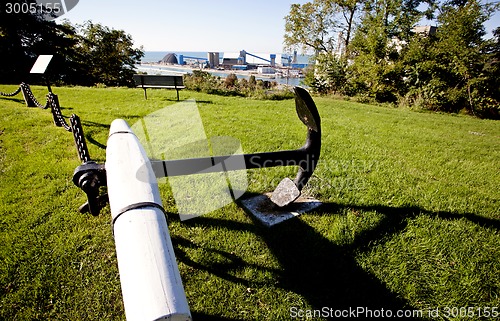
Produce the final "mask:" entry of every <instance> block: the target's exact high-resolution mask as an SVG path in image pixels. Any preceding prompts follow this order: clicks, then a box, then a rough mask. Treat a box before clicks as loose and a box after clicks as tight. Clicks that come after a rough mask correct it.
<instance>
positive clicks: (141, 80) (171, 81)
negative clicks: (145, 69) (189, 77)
mask: <svg viewBox="0 0 500 321" xmlns="http://www.w3.org/2000/svg"><path fill="white" fill-rule="evenodd" d="M134 81H135V85H136V86H137V87H140V88H142V89H144V98H145V99H148V95H147V93H146V89H147V88H163V89H175V90H176V91H177V101H178V100H179V90H181V89H184V88H186V87H185V86H184V81H183V79H182V76H174V75H134Z"/></svg>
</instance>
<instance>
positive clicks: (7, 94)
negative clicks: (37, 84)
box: [0, 84, 23, 97]
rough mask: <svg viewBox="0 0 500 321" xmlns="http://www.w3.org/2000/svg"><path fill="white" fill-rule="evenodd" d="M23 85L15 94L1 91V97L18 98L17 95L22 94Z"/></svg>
mask: <svg viewBox="0 0 500 321" xmlns="http://www.w3.org/2000/svg"><path fill="white" fill-rule="evenodd" d="M22 85H23V84H21V85H20V86H19V88H17V89H16V91H14V92H12V93H10V94H9V93H4V92H3V91H0V96H4V97H14V96H16V95H17V94H19V93H20V92H21V89H22Z"/></svg>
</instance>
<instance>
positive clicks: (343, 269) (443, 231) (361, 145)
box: [0, 85, 500, 320]
mask: <svg viewBox="0 0 500 321" xmlns="http://www.w3.org/2000/svg"><path fill="white" fill-rule="evenodd" d="M0 87H1V88H0V91H4V92H9V91H13V90H14V89H15V86H7V85H4V86H0ZM33 92H34V93H35V96H36V97H37V98H39V100H43V101H44V95H45V93H46V89H45V88H44V87H33ZM54 92H55V93H56V94H58V95H59V100H60V103H61V106H62V107H63V110H62V111H63V114H64V115H65V116H69V115H70V114H71V113H76V114H78V115H79V116H80V118H81V119H82V122H83V129H84V131H85V134H86V138H87V144H88V145H89V150H90V155H91V156H92V158H93V159H95V160H96V161H98V162H101V163H103V162H104V161H105V145H106V140H107V135H108V130H109V125H110V123H111V122H112V121H113V120H114V119H116V118H123V119H125V120H127V121H128V122H129V124H130V125H132V124H133V123H135V122H136V121H138V120H139V119H140V118H141V117H144V116H146V115H148V114H149V113H151V112H153V111H156V110H159V109H161V108H164V107H167V106H169V105H172V104H175V103H176V101H175V99H176V97H175V92H173V91H168V90H155V91H151V92H150V93H149V95H148V96H149V99H148V100H147V101H146V100H144V98H143V94H142V91H141V90H139V89H124V88H118V89H116V88H105V89H96V88H80V87H75V88H54ZM180 94H181V100H184V99H188V98H194V99H195V100H196V101H197V104H198V107H199V110H200V113H201V116H202V119H203V122H204V126H205V130H206V132H207V136H209V137H210V136H221V135H226V136H232V137H235V138H237V139H239V140H240V141H241V145H242V147H243V149H244V151H245V152H247V153H250V152H258V151H274V150H281V149H295V148H297V147H299V146H301V145H302V143H303V141H304V139H305V127H304V125H303V124H302V123H301V122H300V121H299V119H298V118H297V116H296V113H295V108H294V102H293V100H285V101H279V102H276V101H261V100H252V99H245V98H235V97H219V96H211V95H206V94H200V93H195V92H189V91H181V93H180ZM315 101H316V104H317V106H318V109H319V112H320V115H321V117H322V129H323V147H322V155H321V162H320V164H319V165H318V168H317V170H316V171H315V175H314V177H313V178H312V179H311V180H310V182H309V184H308V185H307V186H306V189H305V193H307V194H308V195H311V196H314V197H317V198H318V199H320V200H321V201H322V202H323V203H324V205H323V206H322V207H320V208H319V209H318V210H316V211H314V212H311V213H308V214H306V215H302V216H301V217H299V218H295V219H291V220H289V221H287V222H285V223H283V224H280V225H278V226H275V227H273V228H266V227H264V226H263V225H261V224H260V223H259V222H257V221H256V220H255V219H254V218H253V217H251V216H249V215H248V214H246V212H245V211H244V210H242V209H241V208H240V207H239V206H238V205H237V204H230V205H228V206H226V207H224V208H222V209H220V210H217V211H215V212H212V213H210V214H207V215H204V216H201V217H198V218H195V219H192V220H189V221H185V222H181V221H180V220H179V216H178V215H177V214H176V208H175V203H174V200H173V197H172V194H171V192H170V190H169V188H168V186H167V185H166V184H163V185H161V190H162V193H163V202H164V206H165V207H166V209H167V211H168V212H169V215H168V222H169V228H170V233H171V237H172V241H173V243H174V248H175V251H176V255H177V261H178V263H179V268H180V272H181V275H182V279H183V282H184V287H185V290H186V294H187V298H188V302H189V305H190V308H191V311H192V313H193V317H194V319H195V320H289V319H291V318H292V316H299V313H302V312H304V313H305V311H306V310H308V309H309V310H312V309H322V308H323V307H325V308H328V309H329V308H331V309H334V310H338V311H340V310H345V309H349V308H351V309H356V308H357V307H368V308H370V309H372V310H375V309H379V310H380V309H384V310H391V311H394V314H395V313H396V311H397V310H398V309H405V310H407V311H411V310H420V311H422V316H423V319H434V320H446V319H453V320H479V319H485V320H486V319H490V318H486V317H479V313H482V315H483V316H484V314H485V313H484V312H485V311H490V313H491V312H492V311H496V310H497V309H498V310H500V298H499V295H500V245H499V244H500V235H499V228H500V191H499V182H500V123H499V122H497V121H491V120H480V119H475V118H471V117H467V116H456V115H442V114H432V113H417V112H411V111H406V110H400V109H389V108H384V107H375V106H368V105H362V104H358V103H353V102H347V101H339V100H332V99H328V98H319V97H318V98H315ZM0 133H1V134H0V320H49V319H50V320H69V319H76V320H124V319H125V315H124V310H123V303H122V298H121V290H120V281H119V274H118V269H117V263H116V255H115V249H114V241H113V234H112V228H111V222H110V212H109V207H106V208H105V209H104V210H103V211H102V213H101V215H100V216H98V217H92V216H89V215H82V214H80V213H78V211H77V209H78V206H80V205H81V204H82V203H83V202H84V201H85V199H86V198H85V195H84V193H83V192H82V191H81V190H80V189H78V188H77V187H76V186H74V185H73V183H72V175H73V171H74V169H75V168H76V167H77V166H78V165H79V164H80V163H79V160H78V157H77V153H76V149H75V147H74V143H73V138H72V135H71V134H70V133H68V132H66V131H64V130H63V129H61V128H57V127H55V126H54V125H53V123H52V116H51V114H50V112H49V111H48V110H42V109H38V108H27V107H26V106H25V105H24V102H23V101H22V100H21V96H20V95H19V96H17V97H14V98H0ZM295 172H296V169H294V168H271V169H262V170H250V171H248V180H249V190H248V193H249V194H250V193H263V192H268V191H272V190H274V188H275V187H276V185H277V183H278V182H279V181H280V180H281V179H282V178H284V177H287V176H288V177H293V176H294V173H295ZM447 307H448V309H447ZM467 307H471V308H472V311H473V312H474V317H467V316H465V314H466V313H471V311H469V310H467V311H465V308H467ZM452 308H456V309H452ZM460 308H462V310H460ZM299 309H302V311H300V310H299ZM436 309H439V316H437V315H436V314H435V312H436ZM488 309H489V310H488ZM431 312H432V313H434V314H432V313H431ZM429 313H431V317H429ZM498 313H499V314H500V311H498ZM460 314H462V317H460ZM300 315H301V314H300ZM454 316H457V317H454ZM298 319H300V318H298ZM302 319H305V317H304V318H302ZM310 319H314V320H320V319H322V318H321V317H314V318H310Z"/></svg>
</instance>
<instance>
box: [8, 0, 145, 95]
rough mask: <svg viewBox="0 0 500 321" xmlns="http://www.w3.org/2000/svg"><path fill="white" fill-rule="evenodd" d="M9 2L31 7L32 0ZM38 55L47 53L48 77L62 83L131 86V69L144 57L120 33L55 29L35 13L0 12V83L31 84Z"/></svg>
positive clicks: (91, 26)
mask: <svg viewBox="0 0 500 321" xmlns="http://www.w3.org/2000/svg"><path fill="white" fill-rule="evenodd" d="M10 3H17V4H25V5H26V4H27V5H28V6H27V8H29V4H36V1H35V0H12V1H10ZM40 54H52V55H54V59H53V61H52V62H51V64H50V70H49V73H50V76H51V79H52V80H53V81H56V82H58V83H64V84H78V85H94V84H96V83H105V84H106V85H112V86H115V85H133V82H132V74H133V68H134V64H135V63H136V62H137V61H138V60H139V59H140V58H141V57H142V56H143V52H142V50H141V49H134V48H133V41H132V38H131V37H130V36H129V35H128V34H126V33H125V32H124V31H121V30H114V29H109V28H108V27H103V26H101V25H99V24H97V25H94V24H92V23H91V22H87V23H86V24H84V25H83V26H77V27H75V26H72V25H71V24H70V23H69V22H65V23H63V24H57V23H55V22H54V21H47V20H45V19H44V17H43V16H42V15H40V14H37V13H30V12H26V13H24V12H20V13H8V12H7V10H4V8H2V10H0V56H1V57H2V58H3V60H4V61H6V62H7V63H3V64H1V65H0V82H2V83H17V84H19V83H20V82H21V81H31V80H28V79H32V78H31V77H30V78H29V77H28V75H29V74H28V73H29V70H30V68H31V66H32V65H33V63H34V62H35V60H36V58H37V56H38V55H40Z"/></svg>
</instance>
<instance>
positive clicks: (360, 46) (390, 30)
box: [349, 0, 434, 102]
mask: <svg viewBox="0 0 500 321" xmlns="http://www.w3.org/2000/svg"><path fill="white" fill-rule="evenodd" d="M430 1H432V0H429V1H427V0H424V1H420V0H416V1H415V0H370V1H366V2H365V6H364V10H363V15H362V18H361V22H360V24H359V26H358V28H357V29H356V32H355V35H354V38H353V41H352V42H351V55H352V58H353V64H352V66H351V68H350V71H349V72H350V73H351V74H352V77H351V78H352V79H350V80H349V84H350V87H351V88H350V89H349V91H350V92H351V93H355V94H360V93H363V94H367V95H368V96H369V97H371V98H374V99H376V100H377V101H380V102H396V101H397V99H398V97H400V96H401V95H403V94H404V88H405V86H404V73H403V70H404V67H403V66H402V65H401V63H400V59H401V54H400V53H401V50H402V49H403V48H404V47H405V46H406V45H407V44H408V41H409V40H410V38H411V34H412V28H413V26H414V25H415V24H416V22H418V21H419V20H420V19H421V18H422V17H423V16H424V15H430V11H429V10H428V9H425V10H422V11H420V10H419V6H420V5H421V4H422V3H424V2H425V3H427V4H428V5H429V7H433V5H434V3H433V2H430Z"/></svg>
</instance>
